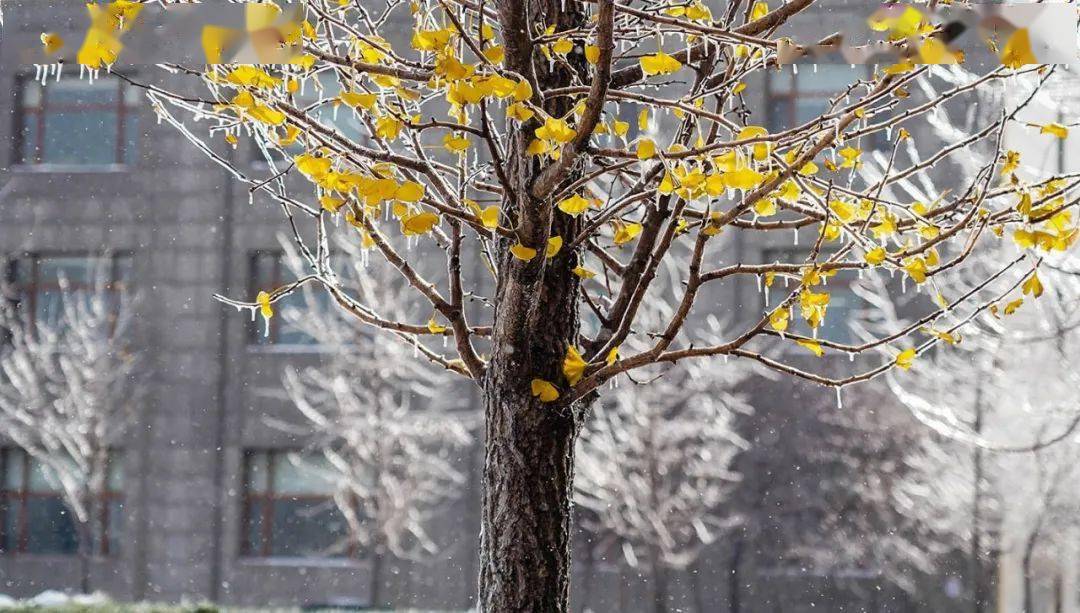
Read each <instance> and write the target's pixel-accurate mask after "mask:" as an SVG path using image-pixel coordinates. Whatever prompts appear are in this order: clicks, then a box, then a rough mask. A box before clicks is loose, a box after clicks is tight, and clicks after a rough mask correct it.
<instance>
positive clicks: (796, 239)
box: [793, 228, 799, 246]
mask: <svg viewBox="0 0 1080 613" xmlns="http://www.w3.org/2000/svg"><path fill="white" fill-rule="evenodd" d="M793 232H794V234H795V236H794V239H795V241H794V244H795V245H796V246H798V244H799V229H798V228H795V230H793Z"/></svg>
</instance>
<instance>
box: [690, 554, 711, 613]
mask: <svg viewBox="0 0 1080 613" xmlns="http://www.w3.org/2000/svg"><path fill="white" fill-rule="evenodd" d="M703 572H704V569H703V568H702V565H701V558H700V557H699V558H698V559H697V560H694V565H693V566H692V567H691V573H692V574H691V576H690V577H691V579H690V580H691V582H692V584H691V587H692V588H693V590H694V611H696V613H705V612H706V611H708V610H709V606H708V603H707V602H706V600H707V599H706V597H705V590H704V588H703V587H702V585H701V574H702V573H703Z"/></svg>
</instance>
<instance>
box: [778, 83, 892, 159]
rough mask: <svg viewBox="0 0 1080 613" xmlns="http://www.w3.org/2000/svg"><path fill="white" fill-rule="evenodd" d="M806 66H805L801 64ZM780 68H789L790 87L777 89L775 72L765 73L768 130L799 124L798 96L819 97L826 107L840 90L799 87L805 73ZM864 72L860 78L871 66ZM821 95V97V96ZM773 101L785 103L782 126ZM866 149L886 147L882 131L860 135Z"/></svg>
mask: <svg viewBox="0 0 1080 613" xmlns="http://www.w3.org/2000/svg"><path fill="white" fill-rule="evenodd" d="M803 67H804V68H806V66H803ZM781 70H791V71H792V72H791V75H790V76H791V87H790V88H787V89H784V90H777V89H776V84H775V81H776V79H777V76H776V74H774V72H773V71H769V72H767V73H766V74H765V125H766V126H767V127H768V129H769V131H770V132H773V131H776V130H774V128H776V129H777V130H787V129H791V128H794V127H796V126H798V125H801V124H800V123H799V122H798V101H799V99H800V98H803V99H806V98H808V97H811V98H812V97H820V98H821V99H822V100H824V101H825V103H826V108H828V102H829V101H830V100H831V99H832V98H833V97H834V96H836V95H838V94H839V93H840V92H839V91H838V90H826V89H820V90H819V89H809V88H800V87H799V82H800V81H803V80H804V78H803V77H804V76H805V73H803V72H795V71H794V69H793V68H792V67H790V66H784V67H781ZM864 72H865V74H863V75H861V76H859V78H861V79H865V78H868V77H870V76H872V74H873V67H872V66H869V65H867V66H865V67H864ZM822 95H823V97H822ZM774 101H785V102H786V103H787V117H784V118H783V120H784V122H786V123H785V124H784V127H777V125H776V123H777V118H776V116H775V115H774V112H773V110H774V109H773V102H774ZM862 140H863V143H864V144H865V147H864V148H865V149H866V150H873V151H877V150H883V149H886V148H887V147H886V146H885V145H887V143H886V142H885V141H884V132H883V131H882V132H875V133H873V134H869V135H867V136H864V137H862Z"/></svg>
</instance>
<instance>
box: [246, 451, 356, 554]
mask: <svg viewBox="0 0 1080 613" xmlns="http://www.w3.org/2000/svg"><path fill="white" fill-rule="evenodd" d="M330 474H331V473H330V468H329V466H328V465H327V462H326V460H325V458H323V456H321V455H306V454H302V453H299V452H294V451H249V452H248V453H247V454H246V455H245V457H244V510H243V515H244V517H243V543H242V547H241V549H242V552H243V554H244V555H246V556H253V557H334V556H346V555H351V554H353V553H354V551H353V548H352V546H351V545H350V542H351V539H349V538H348V534H349V532H348V526H347V524H346V522H345V518H344V516H343V515H342V513H341V512H340V510H339V509H338V507H337V503H336V502H335V501H334V490H335V484H334V481H333V479H332V477H331V476H330Z"/></svg>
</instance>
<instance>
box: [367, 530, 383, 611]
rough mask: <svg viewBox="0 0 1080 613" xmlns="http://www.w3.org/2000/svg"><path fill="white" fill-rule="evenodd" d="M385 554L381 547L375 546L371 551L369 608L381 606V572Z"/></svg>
mask: <svg viewBox="0 0 1080 613" xmlns="http://www.w3.org/2000/svg"><path fill="white" fill-rule="evenodd" d="M385 557H386V555H385V554H384V553H383V548H382V547H379V546H377V547H375V548H374V549H373V550H372V552H371V585H370V589H371V592H370V595H371V596H370V601H371V608H373V609H378V608H380V607H382V605H383V602H382V599H383V595H382V574H383V562H384V559H385Z"/></svg>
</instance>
